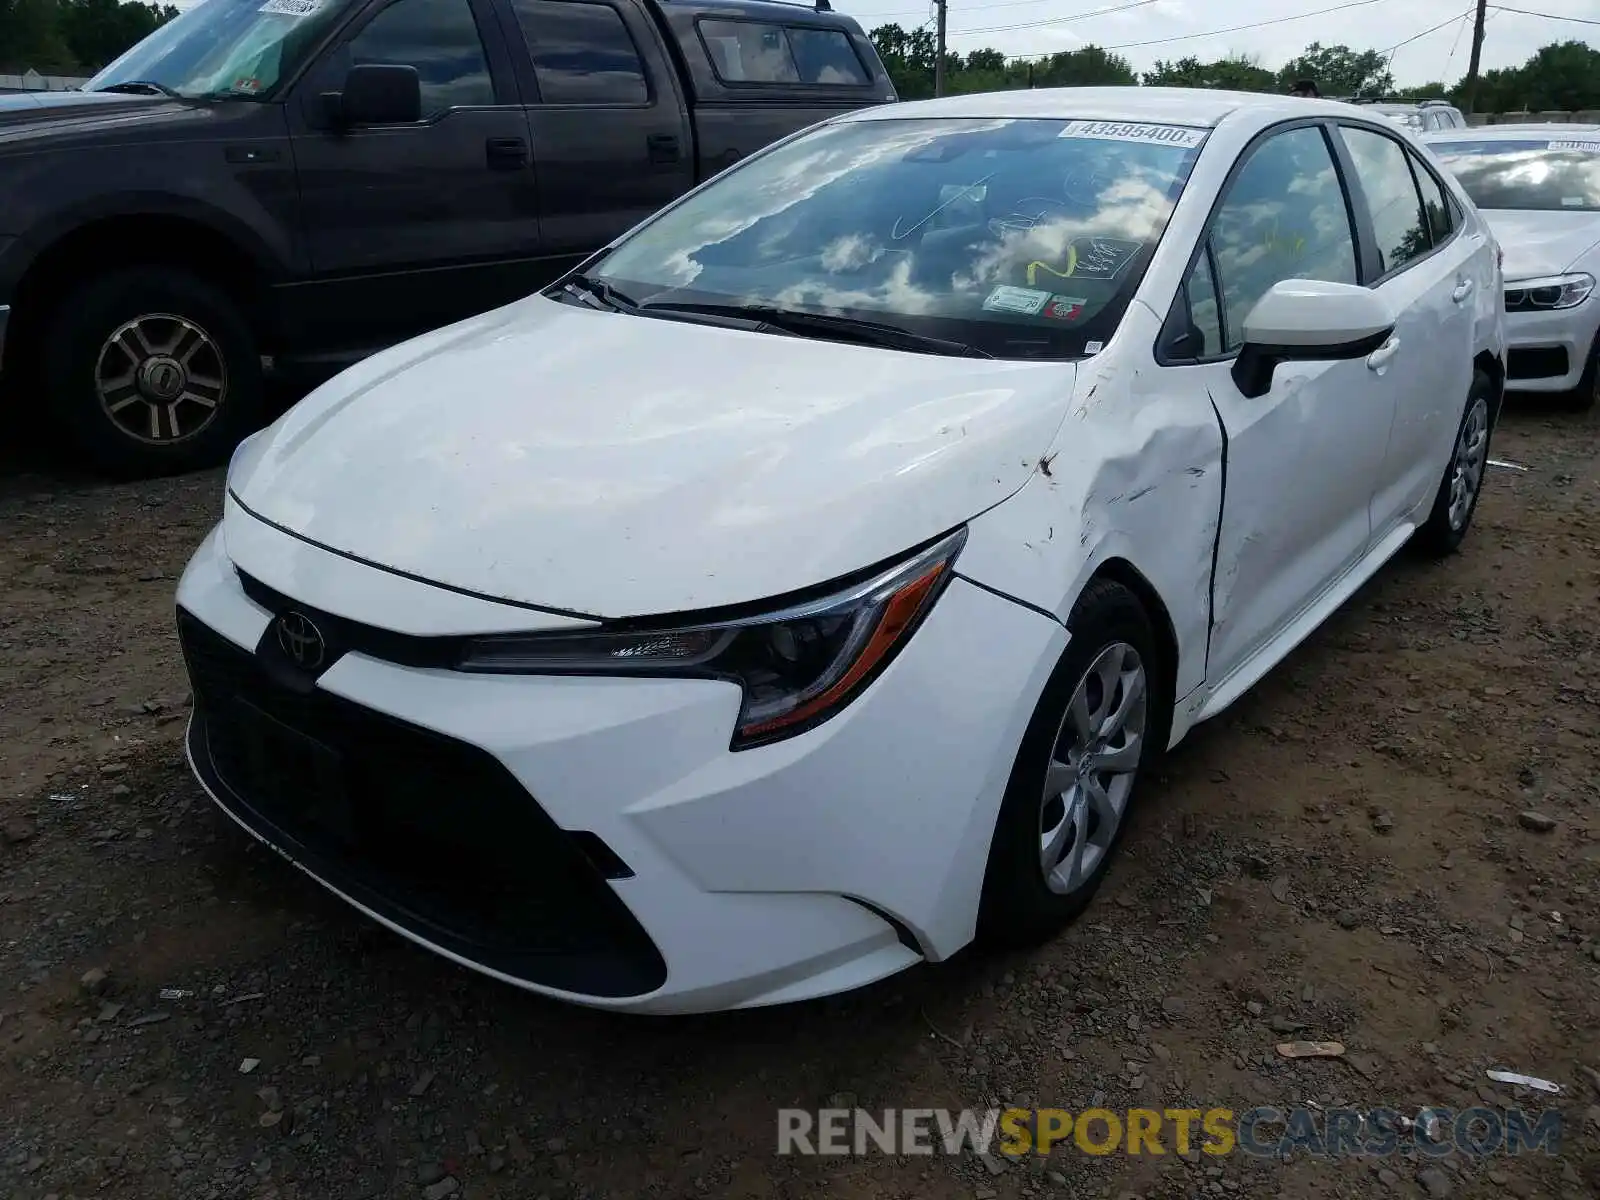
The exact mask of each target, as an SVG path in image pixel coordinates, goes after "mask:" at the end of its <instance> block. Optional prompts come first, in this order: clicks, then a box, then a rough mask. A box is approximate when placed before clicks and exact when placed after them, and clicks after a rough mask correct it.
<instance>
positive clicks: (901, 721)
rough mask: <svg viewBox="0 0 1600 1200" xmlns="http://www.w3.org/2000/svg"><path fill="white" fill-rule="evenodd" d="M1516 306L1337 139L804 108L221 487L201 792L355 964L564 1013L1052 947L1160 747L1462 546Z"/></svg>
mask: <svg viewBox="0 0 1600 1200" xmlns="http://www.w3.org/2000/svg"><path fill="white" fill-rule="evenodd" d="M1500 287H1501V281H1500V277H1499V270H1498V266H1497V264H1496V259H1495V247H1494V245H1493V243H1492V241H1490V239H1489V238H1488V237H1487V236H1486V231H1485V228H1484V226H1483V223H1482V221H1481V219H1480V218H1479V216H1478V215H1477V213H1476V211H1475V210H1474V208H1473V206H1472V203H1471V201H1470V200H1469V199H1468V198H1467V196H1466V194H1465V193H1464V192H1463V191H1462V190H1461V188H1460V185H1459V184H1457V183H1455V182H1454V181H1452V180H1450V179H1449V178H1448V177H1447V176H1446V175H1445V173H1444V172H1442V171H1441V170H1440V168H1439V166H1438V164H1437V163H1436V162H1435V161H1434V160H1433V159H1432V158H1431V156H1429V155H1428V154H1427V152H1426V151H1423V150H1420V149H1419V148H1418V145H1417V143H1416V142H1414V141H1413V140H1412V139H1411V138H1410V136H1409V135H1408V134H1406V133H1405V132H1404V131H1402V130H1399V129H1397V128H1396V127H1395V126H1393V125H1392V124H1390V123H1389V122H1387V121H1385V120H1384V119H1383V118H1382V117H1381V116H1375V115H1372V114H1368V113H1365V112H1363V111H1362V110H1360V109H1358V108H1355V107H1353V106H1346V105H1342V104H1336V103H1333V102H1325V101H1305V100H1295V99H1289V98H1280V97H1273V96H1260V95H1237V94H1230V93H1224V92H1212V91H1198V92H1187V91H1169V90H1161V89H1151V88H1138V89H1106V90H1098V89H1071V90H1062V91H1018V92H1007V93H1003V94H995V95H984V96H966V97H961V98H954V99H946V100H939V101H930V102H924V103H915V104H902V105H894V106H886V107H882V108H876V109H870V110H866V111H862V112H857V113H853V114H851V115H848V116H845V117H841V118H839V119H837V120H835V121H831V122H829V123H827V124H824V125H822V126H819V127H816V128H813V129H811V130H808V131H806V132H803V133H801V134H798V135H796V136H794V137H792V138H789V139H787V140H785V141H784V142H782V143H780V144H778V145H776V146H774V147H772V148H770V149H769V150H767V151H765V152H763V153H762V154H760V155H758V156H755V157H752V158H751V159H749V160H748V161H746V162H745V163H744V164H742V165H740V166H738V167H737V168H735V169H733V170H730V171H728V172H726V173H724V174H723V175H721V176H719V177H717V178H716V179H714V180H713V181H711V182H709V183H707V184H706V185H704V186H702V187H701V188H699V189H698V190H696V191H695V192H693V193H691V194H690V195H688V196H686V197H685V198H683V199H682V200H680V201H679V202H677V203H675V204H674V205H672V206H671V207H669V208H667V209H666V210H664V211H662V212H661V213H659V214H657V215H656V216H655V217H653V218H651V219H650V220H649V221H647V222H645V223H644V224H642V225H640V226H639V227H638V228H636V229H635V230H634V231H632V232H631V233H630V234H628V235H627V236H625V237H623V238H622V239H621V240H619V241H618V242H617V243H616V244H615V245H613V246H612V247H611V248H609V249H608V250H606V251H604V252H601V253H599V254H597V255H595V256H594V257H592V258H591V259H590V260H589V261H587V262H585V263H583V264H581V266H580V267H579V268H578V269H577V270H576V271H575V272H574V273H572V274H571V275H569V276H567V277H566V278H564V279H563V280H562V281H560V282H559V283H558V284H557V285H555V286H554V287H552V288H551V289H550V290H549V291H548V292H546V293H545V294H542V295H535V296H530V297H528V298H527V299H525V300H522V301H519V302H517V303H515V304H512V305H510V306H508V307H505V308H502V309H498V310H496V311H494V312H490V313H486V314H484V315H483V316H480V317H477V318H475V319H473V320H469V321H466V322H463V323H461V324H458V325H455V326H452V327H449V328H446V329H441V330H438V331H436V332H434V333H432V334H429V335H427V336H425V337H422V338H419V339H417V340H415V341H412V342H409V343H406V344H404V345H401V346H397V347H395V348H393V349H391V350H388V351H386V352H384V353H381V354H379V355H377V356H376V357H374V358H372V359H369V360H368V361H366V362H365V363H363V364H361V365H359V366H357V367H355V368H353V369H351V370H349V371H347V372H345V373H344V374H343V375H341V376H340V377H338V378H337V379H335V380H333V381H332V382H330V383H329V384H327V385H326V386H324V387H322V388H320V389H319V390H317V391H316V392H314V393H313V394H312V395H310V396H308V397H307V398H306V399H305V400H303V401H302V402H301V403H300V404H299V405H297V406H296V407H295V408H294V409H293V410H291V411H290V412H289V413H287V414H286V415H285V416H284V417H283V418H282V419H280V420H279V421H278V422H277V423H276V424H274V425H273V426H272V427H270V428H269V429H267V430H265V431H263V432H262V433H260V434H258V435H257V436H255V437H254V438H252V439H250V440H249V441H247V442H246V443H245V444H244V445H243V446H242V447H241V448H240V449H239V451H238V453H237V454H236V456H235V458H234V461H233V463H232V465H231V467H230V470H229V474H228V481H227V501H226V512H225V516H224V518H223V520H222V522H221V524H220V526H219V527H218V528H217V529H216V530H215V531H213V532H212V534H211V535H210V536H209V537H208V538H207V539H206V541H205V542H204V544H203V545H202V546H201V547H200V549H199V551H198V552H197V554H196V555H195V557H194V560H193V562H192V563H191V564H190V566H189V568H188V570H187V572H186V573H185V575H184V577H183V580H182V583H181V584H180V587H179V591H178V598H177V599H178V625H179V631H180V635H181V639H182V645H183V650H184V653H185V655H186V658H187V662H188V667H189V671H190V674H191V678H192V680H193V684H194V694H195V702H196V703H195V710H194V716H193V720H192V723H191V725H190V728H189V735H188V748H189V754H190V758H191V762H192V764H193V767H194V769H195V771H196V773H197V774H198V776H199V778H200V780H201V781H202V783H203V784H204V785H205V787H206V788H207V789H208V790H209V791H210V792H211V794H212V795H213V797H214V798H215V799H216V801H217V803H218V804H220V805H221V806H222V807H223V808H224V809H225V810H226V811H227V812H228V813H229V814H230V815H231V816H232V817H233V818H234V819H235V820H237V821H238V822H239V823H240V824H241V825H243V826H244V827H245V828H246V829H248V830H249V831H250V832H251V833H253V834H255V835H256V836H257V837H259V838H260V839H261V840H263V841H264V842H266V843H267V844H269V845H270V846H272V847H273V848H275V849H276V850H278V851H279V852H280V853H281V854H283V855H284V856H285V857H286V858H288V859H290V860H291V861H292V862H294V863H295V864H296V865H298V866H299V867H301V868H302V869H303V870H305V871H306V872H308V873H309V874H310V875H312V876H313V877H314V878H316V879H317V880H319V881H320V882H321V883H323V884H324V885H326V886H327V887H328V888H330V889H332V890H333V891H335V892H336V893H338V894H339V895H340V896H342V897H344V898H345V899H346V900H348V901H349V902H350V903H352V904H354V905H356V906H357V907H359V908H360V909H362V910H363V911H365V912H366V913H368V914H369V915H371V916H372V917H374V918H376V919H377V920H379V921H381V922H383V923H384V924H386V925H388V926H390V927H391V928H393V929H395V930H397V931H399V932H400V933H402V934H405V935H406V936H408V937H410V938H412V939H414V940H416V941H418V942H420V943H422V944H423V945H426V946H428V947H431V948H432V949H434V950H436V951H438V952H440V953H442V954H444V955H447V956H449V957H450V958H452V959H454V960H456V961H458V962H461V963H464V964H466V965H468V966H471V967H474V968H476V969H478V970H481V971H484V972H486V973H488V974H491V975H494V976H496V977H498V978H500V979H503V980H506V981H509V982H511V983H515V984H518V985H521V986H524V987H527V988H531V989H533V990H535V991H539V992H543V993H545V994H548V995H552V996H557V997H561V998H563V999H567V1000H573V1001H578V1002H582V1003H586V1004H592V1005H596V1006H602V1007H610V1008H619V1009H631V1010H636V1011H646V1012H685V1011H698V1010H708V1009H720V1008H731V1007H741V1006H748V1005H758V1004H771V1003H776V1002H781V1001H788V1000H795V999H800V998H803V997H810V996H817V995H821V994H825V993H829V992H836V991H840V990H843V989H847V988H852V987H856V986H858V985H862V984H865V983H868V982H870V981H872V980H876V979H879V978H881V977H883V976H886V975H889V974H890V973H892V972H895V971H898V970H900V969H902V968H904V967H907V966H909V965H911V964H913V963H916V962H918V961H921V960H925V959H927V960H931V959H943V958H946V957H948V956H950V955H952V954H954V953H955V952H956V951H958V950H959V949H961V948H962V947H963V946H965V945H966V944H968V943H969V942H971V941H973V940H974V938H975V937H984V938H986V939H993V940H1000V941H1009V942H1019V941H1020V942H1026V941H1031V940H1036V939H1041V938H1045V937H1048V936H1049V935H1050V933H1051V932H1052V931H1053V930H1055V929H1057V928H1058V927H1059V926H1060V925H1061V924H1062V923H1063V922H1064V921H1066V920H1067V919H1069V918H1070V917H1072V916H1073V915H1074V914H1076V913H1077V912H1078V911H1079V910H1080V909H1082V908H1083V906H1084V905H1085V904H1087V903H1088V901H1089V899H1090V897H1091V895H1092V893H1093V892H1094V890H1095V888H1096V887H1097V885H1098V884H1099V882H1100V880H1101V878H1102V876H1103V875H1104V873H1105V871H1106V868H1107V866H1108V863H1109V861H1110V858H1111V854H1112V851H1113V850H1114V849H1115V847H1116V844H1117V840H1118V837H1119V836H1120V834H1121V833H1122V831H1123V829H1124V827H1125V824H1126V818H1127V815H1128V812H1129V806H1130V804H1131V803H1132V802H1133V799H1134V796H1135V790H1134V785H1135V783H1136V781H1137V780H1138V778H1139V776H1140V774H1141V772H1142V771H1144V770H1145V769H1146V768H1148V766H1149V765H1150V763H1151V761H1152V758H1153V756H1155V755H1157V754H1159V753H1160V752H1161V751H1163V750H1165V749H1166V748H1168V746H1169V745H1171V744H1173V743H1176V742H1177V741H1178V740H1179V739H1180V738H1181V737H1183V736H1184V734H1185V733H1186V732H1187V731H1188V730H1189V729H1190V728H1191V727H1192V726H1193V725H1195V724H1196V722H1199V721H1202V720H1205V719H1206V718H1209V717H1211V716H1213V715H1215V714H1216V713H1218V712H1220V711H1221V710H1222V709H1224V708H1225V707H1227V706H1228V705H1229V704H1231V703H1232V702H1233V701H1234V700H1235V699H1237V698H1238V697H1239V696H1240V695H1241V694H1242V693H1243V692H1244V691H1245V690H1246V689H1247V688H1249V687H1250V686H1251V685H1252V684H1254V683H1255V682H1256V681H1257V680H1258V679H1259V678H1260V677H1261V676H1262V675H1263V674H1264V673H1265V672H1266V671H1267V670H1268V669H1270V668H1271V667H1272V666H1273V664H1275V663H1277V662H1278V661H1279V660H1280V659H1281V658H1283V656H1284V655H1285V654H1286V653H1287V652H1288V651H1289V650H1290V649H1291V648H1292V647H1293V646H1294V645H1295V644H1296V643H1298V642H1299V641H1301V640H1302V639H1303V638H1304V637H1305V636H1306V635H1307V634H1308V633H1310V632H1311V631H1312V630H1313V629H1315V628H1316V627H1317V625H1318V624H1319V623H1320V622H1322V621H1323V620H1325V619H1326V618H1327V617H1328V616H1329V615H1330V614H1331V613H1332V612H1334V611H1335V609H1337V608H1338V607H1339V605H1340V604H1341V603H1342V602H1343V601H1344V600H1345V599H1346V598H1347V597H1348V596H1349V595H1350V594H1351V593H1352V592H1354V591H1355V590H1356V588H1357V587H1358V586H1360V584H1361V583H1362V581H1363V580H1365V579H1367V578H1368V577H1369V576H1370V575H1372V573H1373V572H1374V571H1375V570H1377V569H1378V567H1379V566H1380V565H1381V564H1382V563H1383V562H1384V561H1385V560H1386V559H1388V558H1389V557H1390V556H1391V555H1393V554H1394V553H1395V552H1396V551H1397V550H1398V549H1400V547H1401V546H1402V545H1403V544H1404V543H1406V542H1408V541H1410V540H1413V539H1416V540H1417V541H1418V542H1420V543H1421V544H1423V545H1425V546H1426V547H1427V548H1428V549H1429V550H1431V551H1436V552H1442V553H1447V552H1449V551H1451V550H1454V549H1455V548H1456V546H1457V545H1458V544H1459V543H1460V541H1461V539H1462V537H1463V535H1464V534H1465V533H1466V531H1467V528H1468V524H1469V522H1470V521H1471V519H1472V514H1473V509H1474V507H1475V505H1476V503H1477V500H1478V495H1479V487H1480V484H1481V483H1482V480H1483V471H1484V466H1485V460H1486V456H1487V454H1488V446H1489V438H1490V433H1491V431H1492V428H1493V425H1494V419H1495V415H1496V411H1497V408H1498V406H1499V402H1500V394H1501V384H1502V377H1503V372H1504V369H1503V365H1502V364H1503V347H1502V327H1501V326H1502V318H1501V310H1500Z"/></svg>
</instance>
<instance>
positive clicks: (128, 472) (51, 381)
mask: <svg viewBox="0 0 1600 1200" xmlns="http://www.w3.org/2000/svg"><path fill="white" fill-rule="evenodd" d="M43 367H44V383H45V386H46V389H47V391H46V395H47V396H49V397H50V402H51V407H52V411H53V413H54V415H55V416H56V417H57V418H58V419H59V420H60V422H61V423H62V425H63V427H64V429H65V431H66V433H67V434H68V435H69V436H70V437H71V439H72V440H73V441H74V442H75V443H76V445H77V447H78V449H79V451H80V452H81V453H82V454H83V455H84V456H85V457H87V458H88V459H89V461H90V462H91V463H92V464H93V465H94V466H96V467H98V468H100V469H101V470H102V471H104V472H106V473H108V474H111V475H115V476H119V477H122V478H147V477H151V476H157V475H170V474H175V473H178V472H182V471H193V470H199V469H201V468H204V467H210V466H215V465H217V464H219V463H223V462H226V461H227V459H228V457H229V456H230V455H231V454H232V452H233V449H234V447H235V446H237V445H238V443H239V441H240V440H241V439H242V438H243V437H244V436H245V435H246V434H248V433H250V432H251V431H253V430H254V429H256V428H257V427H258V426H259V424H260V420H261V417H262V415H263V412H264V408H265V403H264V394H265V384H264V381H263V379H262V372H261V358H260V353H259V351H258V349H257V347H256V340H255V336H254V334H253V333H252V332H251V329H250V325H249V322H247V321H246V320H245V318H244V316H243V314H242V313H241V312H240V310H239V306H238V305H237V304H236V303H235V302H234V301H233V300H232V299H231V298H230V297H229V296H228V295H227V293H225V292H223V291H222V290H221V289H220V288H218V287H216V286H215V285H213V284H211V283H208V282H206V281H205V280H203V279H201V278H199V277H198V276H196V275H194V274H191V273H190V272H188V271H184V270H181V269H177V268H171V267H133V268H126V269H123V270H118V271H113V272H110V273H108V274H105V275H101V276H97V277H95V278H92V279H89V280H88V281H86V282H85V283H83V284H81V285H80V286H79V287H78V288H76V289H75V290H74V291H72V292H71V293H70V294H68V295H67V296H66V297H65V299H64V300H63V301H62V303H61V305H60V306H59V308H57V310H56V313H55V315H54V317H53V319H52V320H51V321H50V322H49V326H48V328H47V330H46V332H45V337H44V346H43Z"/></svg>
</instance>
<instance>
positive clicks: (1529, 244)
mask: <svg viewBox="0 0 1600 1200" xmlns="http://www.w3.org/2000/svg"><path fill="white" fill-rule="evenodd" d="M1483 216H1484V219H1485V220H1486V221H1488V223H1489V228H1490V230H1491V231H1492V232H1493V233H1494V237H1495V241H1497V242H1499V243H1500V248H1501V249H1502V250H1504V251H1505V255H1506V261H1505V276H1506V279H1507V281H1508V282H1514V281H1515V280H1518V279H1537V278H1539V277H1540V276H1543V275H1559V274H1561V273H1562V272H1563V271H1566V270H1568V269H1569V268H1571V267H1572V265H1573V263H1574V262H1576V261H1577V260H1578V258H1579V257H1581V256H1582V255H1583V253H1584V252H1585V251H1586V250H1588V249H1589V248H1590V247H1592V246H1594V245H1595V243H1597V242H1600V213H1592V212H1574V213H1567V212H1513V211H1508V210H1505V209H1500V210H1490V211H1485V212H1484V213H1483Z"/></svg>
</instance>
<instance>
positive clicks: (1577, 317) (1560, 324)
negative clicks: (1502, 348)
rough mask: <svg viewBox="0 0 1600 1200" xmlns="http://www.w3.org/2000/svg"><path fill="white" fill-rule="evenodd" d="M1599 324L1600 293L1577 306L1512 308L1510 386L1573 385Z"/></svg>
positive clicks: (1556, 388)
mask: <svg viewBox="0 0 1600 1200" xmlns="http://www.w3.org/2000/svg"><path fill="white" fill-rule="evenodd" d="M1507 286H1512V285H1507ZM1597 330H1600V295H1591V296H1590V297H1589V298H1588V299H1586V300H1585V301H1584V302H1583V303H1582V304H1578V305H1574V306H1573V307H1572V308H1563V309H1548V310H1545V311H1532V312H1508V313H1506V349H1507V353H1506V388H1507V389H1508V390H1510V391H1514V392H1568V391H1571V390H1572V389H1573V388H1575V387H1577V386H1578V381H1579V380H1580V379H1581V378H1582V377H1583V369H1584V366H1585V364H1586V363H1587V362H1588V359H1589V355H1590V354H1591V353H1592V352H1593V348H1594V345H1595V335H1596V331H1597Z"/></svg>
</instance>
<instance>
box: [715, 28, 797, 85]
mask: <svg viewBox="0 0 1600 1200" xmlns="http://www.w3.org/2000/svg"><path fill="white" fill-rule="evenodd" d="M700 40H701V41H702V42H703V43H705V47H706V53H707V54H709V55H710V56H711V65H712V66H713V67H714V68H715V69H716V72H717V78H719V79H721V80H722V81H723V82H724V83H799V82H800V69H799V68H798V67H797V66H795V61H794V54H793V52H791V51H790V49H789V39H788V38H786V37H785V36H784V34H783V27H782V26H780V25H762V24H758V23H757V22H755V21H701V22H700Z"/></svg>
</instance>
